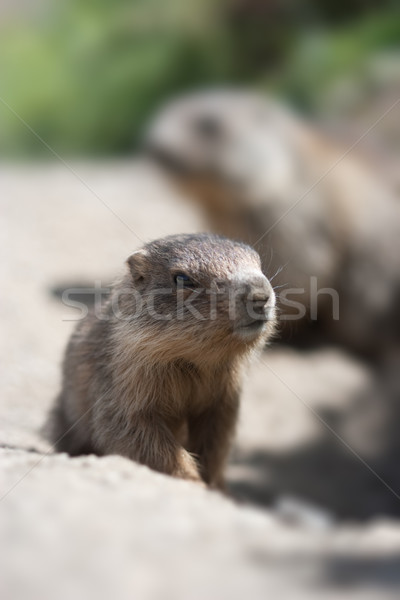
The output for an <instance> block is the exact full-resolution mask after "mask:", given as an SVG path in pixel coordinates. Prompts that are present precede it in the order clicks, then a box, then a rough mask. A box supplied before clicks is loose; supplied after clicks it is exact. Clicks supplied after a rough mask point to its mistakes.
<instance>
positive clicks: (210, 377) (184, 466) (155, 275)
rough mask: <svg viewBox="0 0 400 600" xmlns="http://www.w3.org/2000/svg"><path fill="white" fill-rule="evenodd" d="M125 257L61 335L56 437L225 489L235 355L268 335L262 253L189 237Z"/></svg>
mask: <svg viewBox="0 0 400 600" xmlns="http://www.w3.org/2000/svg"><path fill="white" fill-rule="evenodd" d="M127 263H128V268H127V270H126V273H125V274H124V276H123V277H122V278H121V279H120V280H119V281H118V282H117V283H116V284H115V285H114V286H113V288H112V292H111V296H110V298H109V299H108V300H107V303H106V304H105V306H103V308H102V310H101V314H100V315H97V316H96V314H95V312H94V311H92V312H91V313H89V315H88V316H87V317H86V318H85V319H83V320H82V321H80V322H79V323H78V326H77V328H76V330H75V332H74V334H73V335H72V337H71V339H70V342H69V344H68V347H67V350H66V354H65V359H64V367H63V384H62V391H61V393H60V395H59V396H58V398H57V401H56V406H55V408H54V411H53V414H52V416H51V426H52V437H53V441H54V443H55V444H56V448H57V449H58V450H59V451H66V452H68V453H70V454H71V455H76V454H82V453H96V454H99V455H104V454H121V455H122V456H126V457H128V458H130V459H132V460H136V461H138V462H140V463H143V464H145V465H148V466H149V467H151V468H152V469H155V470H157V471H161V472H163V473H168V474H170V475H174V476H176V477H182V478H184V479H192V480H199V481H200V480H202V481H205V482H206V483H207V484H208V485H211V486H213V487H222V486H223V467H224V463H225V459H226V457H227V454H228V450H229V445H230V441H231V439H232V435H233V432H234V428H235V423H236V419H237V411H238V402H239V394H240V386H241V371H242V367H243V363H244V359H245V358H246V357H247V356H248V355H249V354H250V353H251V352H252V351H253V350H255V349H257V348H261V347H262V346H263V345H264V343H265V341H266V340H267V339H268V338H269V337H270V335H271V334H272V332H273V325H274V305H275V295H274V292H273V290H272V287H271V285H270V283H269V281H268V279H267V278H266V277H265V276H264V275H263V273H262V271H261V263H260V257H259V255H258V254H257V252H255V251H254V250H253V249H252V248H250V247H249V246H246V245H245V244H242V243H239V242H233V241H231V240H228V239H224V238H220V237H218V236H214V235H209V234H199V235H194V234H193V235H177V236H170V237H167V238H164V239H160V240H156V241H154V242H151V243H149V244H147V245H146V246H144V248H143V249H141V250H139V251H137V252H135V253H134V254H132V256H131V257H130V258H129V259H128V261H127Z"/></svg>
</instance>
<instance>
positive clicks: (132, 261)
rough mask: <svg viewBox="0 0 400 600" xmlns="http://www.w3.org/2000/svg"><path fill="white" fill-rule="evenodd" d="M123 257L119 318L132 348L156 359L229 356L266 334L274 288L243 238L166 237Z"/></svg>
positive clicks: (271, 324) (269, 330)
mask: <svg viewBox="0 0 400 600" xmlns="http://www.w3.org/2000/svg"><path fill="white" fill-rule="evenodd" d="M127 262H128V266H129V276H128V292H129V293H128V294H126V296H125V299H124V298H123V297H122V298H121V302H120V310H121V312H122V316H123V318H124V319H125V320H127V321H128V322H129V323H130V324H131V325H132V335H134V336H137V340H138V346H141V347H142V349H144V348H146V349H147V350H148V351H151V352H152V353H153V354H154V355H157V356H158V357H159V358H161V359H162V358H165V359H166V360H170V359H177V358H182V359H186V360H191V361H193V362H201V361H204V362H207V361H208V360H216V359H217V357H218V358H219V359H223V358H224V357H226V358H229V357H231V355H235V354H239V353H241V352H245V351H246V350H248V349H251V348H252V347H253V346H256V345H258V344H260V343H262V342H264V341H266V339H267V338H268V337H269V336H270V335H271V333H272V332H273V328H274V319H275V314H274V308H275V294H274V291H273V289H272V287H271V284H270V283H269V281H268V279H267V278H266V277H265V275H264V274H263V273H262V271H261V264H260V257H259V255H258V254H257V252H255V251H254V250H253V249H252V248H250V247H249V246H247V245H245V244H242V243H239V242H234V241H232V240H229V239H226V238H222V237H219V236H215V235H211V234H189V235H176V236H169V237H166V238H163V239H160V240H156V241H154V242H151V243H149V244H147V245H146V246H144V248H143V249H141V250H138V251H137V252H135V253H134V254H133V255H132V256H130V257H129V259H128V261H127ZM125 281H126V280H125ZM125 291H126V290H125Z"/></svg>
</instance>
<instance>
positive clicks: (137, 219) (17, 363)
mask: <svg viewBox="0 0 400 600" xmlns="http://www.w3.org/2000/svg"><path fill="white" fill-rule="evenodd" d="M0 203H1V214H2V227H1V231H0V245H1V253H2V256H3V260H2V262H1V281H2V282H3V287H2V290H3V293H2V300H1V304H0V310H1V327H2V330H1V332H2V335H1V338H0V369H1V372H0V381H1V405H0V423H1V430H0V445H1V447H2V448H1V450H0V495H1V496H2V499H1V501H0V527H1V538H0V539H1V560H0V595H1V598H5V599H7V600H25V599H26V600H28V599H29V600H36V599H38V600H39V599H40V600H53V599H54V598H61V599H62V598H64V597H65V598H67V597H68V598H71V597H74V598H75V599H79V598H85V599H86V598H91V597H96V598H102V597H104V598H107V599H108V598H110V597H115V598H121V599H123V598H125V597H126V598H130V599H131V598H140V599H141V598H143V599H145V600H147V599H151V600H152V599H155V600H159V599H162V600H168V599H169V598H171V599H172V598H173V599H174V600H175V599H184V600H192V599H193V600H197V599H199V600H200V599H201V600H203V599H204V598H211V599H213V598H216V599H217V598H218V600H219V599H225V598H226V599H227V600H228V599H229V600H235V599H236V598H237V599H238V600H239V599H240V600H242V599H243V598H244V597H249V598H252V599H256V600H257V599H258V598H264V597H265V598H271V597H272V598H275V597H279V598H294V597H295V598H318V599H319V598H322V597H324V598H325V597H327V598H336V597H337V596H342V595H345V596H346V597H349V598H354V599H356V598H363V599H365V598H367V599H368V598H377V599H378V598H379V599H380V598H391V597H393V598H398V594H399V587H400V570H399V567H400V527H399V524H398V521H397V518H398V516H399V515H400V496H399V495H398V492H397V491H396V490H400V477H399V475H398V474H397V460H396V458H397V455H398V453H397V449H398V441H397V431H396V428H395V424H396V417H397V416H398V412H397V405H396V404H395V403H394V402H393V399H392V396H391V395H390V394H387V393H383V392H382V390H381V388H380V387H379V386H380V384H379V382H378V383H376V381H374V382H373V381H372V380H373V374H372V373H371V372H370V371H369V370H368V369H367V368H366V367H365V365H363V364H361V363H359V362H358V361H357V360H356V359H354V358H351V357H349V356H347V355H346V354H344V353H343V352H342V351H340V350H338V349H335V348H322V349H321V348H318V349H314V350H308V351H307V352H304V351H303V352H301V351H299V350H295V349H291V348H284V347H280V346H279V344H276V345H275V347H272V348H271V349H270V350H268V351H266V352H265V353H264V354H263V356H262V357H261V358H260V360H259V361H258V362H257V363H256V364H254V365H253V366H252V368H251V370H250V372H249V373H248V376H247V380H246V384H245V390H244V397H243V403H242V414H241V420H240V426H239V431H238V437H237V443H236V446H235V448H234V451H233V453H232V460H231V464H230V466H229V470H228V475H229V483H230V489H231V496H232V497H231V498H227V497H222V496H220V495H219V494H217V493H215V492H208V491H205V490H203V489H198V488H197V487H196V486H195V485H194V484H191V483H187V482H183V481H177V480H174V479H172V478H169V477H166V476H163V475H160V474H157V473H153V472H151V471H150V470H148V469H147V468H145V467H143V466H139V465H136V464H134V463H131V462H130V461H127V460H125V459H122V458H120V457H106V458H96V457H91V456H90V457H84V458H76V459H71V458H68V457H66V456H64V455H55V454H53V453H52V450H51V448H50V447H49V445H48V443H47V442H46V441H45V440H44V439H43V438H42V437H41V435H40V427H41V425H42V424H43V422H44V420H45V416H46V413H47V411H48V409H49V406H50V405H51V402H52V398H53V397H54V395H55V393H56V391H57V389H58V385H59V376H60V373H59V367H60V360H61V356H62V351H63V347H64V345H65V342H66V340H67V338H68V336H69V334H70V331H71V329H72V327H73V320H74V319H75V318H76V316H77V311H76V309H74V308H72V307H68V306H65V305H64V304H63V303H62V302H61V301H60V293H61V291H62V290H63V289H64V288H65V287H69V286H71V285H76V284H79V283H81V282H82V283H83V284H87V283H88V282H92V281H96V280H98V281H101V282H102V283H105V284H106V283H108V282H109V281H110V280H111V279H112V277H113V276H114V274H116V273H117V272H118V270H119V269H120V267H121V266H122V264H123V261H124V259H125V258H126V257H127V256H128V255H129V253H131V251H132V250H134V249H135V248H136V247H137V246H139V245H140V244H141V243H142V241H147V240H149V239H152V238H154V237H157V236H162V235H166V234H169V233H175V232H182V231H193V230H201V229H204V224H202V222H201V217H200V216H199V215H198V214H196V213H195V212H194V208H193V207H192V206H190V204H188V203H184V202H181V201H180V200H179V199H178V198H177V197H176V192H175V190H172V189H171V188H170V187H169V186H168V185H167V183H166V182H165V181H163V180H162V179H160V178H158V177H155V174H154V172H153V171H152V169H151V168H150V167H149V166H148V165H145V164H139V163H136V164H132V163H129V162H125V163H104V164H90V163H86V164H84V163H80V164H79V163H74V164H73V165H72V167H71V169H69V168H68V167H66V166H65V165H62V164H59V163H57V164H54V165H35V166H15V165H5V164H3V165H2V166H0Z"/></svg>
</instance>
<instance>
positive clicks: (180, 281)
mask: <svg viewBox="0 0 400 600" xmlns="http://www.w3.org/2000/svg"><path fill="white" fill-rule="evenodd" d="M174 282H175V285H176V286H177V287H184V288H194V287H196V284H195V282H194V281H193V280H192V279H190V277H189V276H188V275H186V274H185V273H176V274H175V275H174Z"/></svg>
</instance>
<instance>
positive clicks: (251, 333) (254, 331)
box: [233, 319, 268, 339]
mask: <svg viewBox="0 0 400 600" xmlns="http://www.w3.org/2000/svg"><path fill="white" fill-rule="evenodd" d="M267 322H268V319H260V320H257V321H251V322H249V323H246V324H245V325H240V326H237V327H235V328H234V331H233V332H234V334H235V335H237V336H239V337H241V338H243V339H247V338H254V337H257V336H258V335H259V334H260V333H261V330H262V329H263V327H264V326H265V324H266V323H267Z"/></svg>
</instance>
